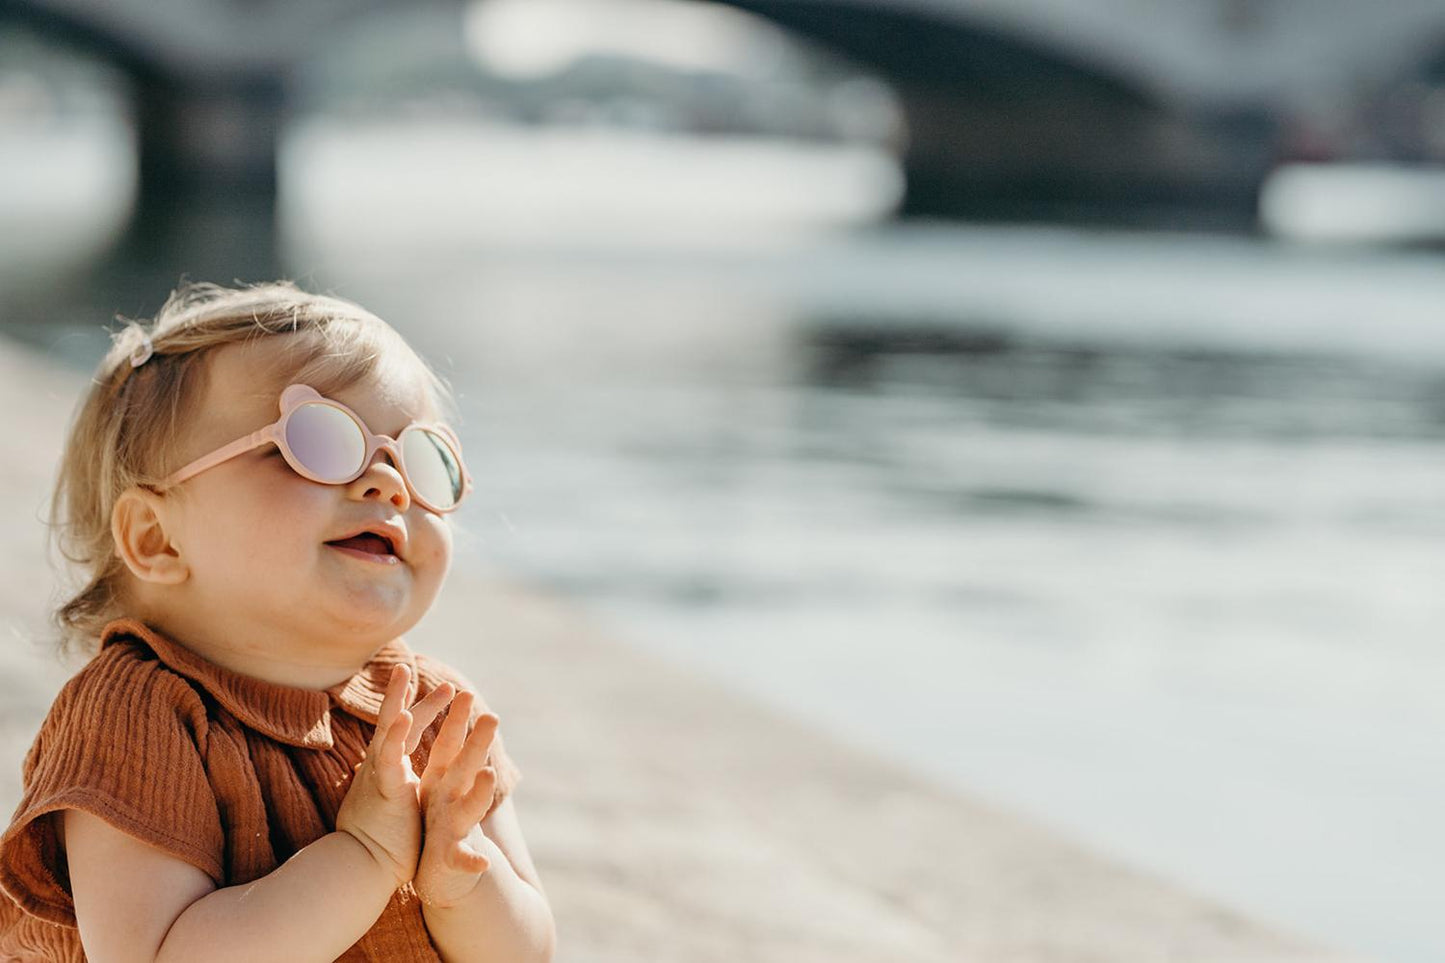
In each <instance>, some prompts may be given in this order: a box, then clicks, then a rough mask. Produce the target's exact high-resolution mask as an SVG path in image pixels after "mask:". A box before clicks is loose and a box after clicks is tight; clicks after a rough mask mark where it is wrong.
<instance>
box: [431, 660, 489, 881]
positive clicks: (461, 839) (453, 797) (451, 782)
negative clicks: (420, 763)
mask: <svg viewBox="0 0 1445 963" xmlns="http://www.w3.org/2000/svg"><path fill="white" fill-rule="evenodd" d="M473 701H474V697H473V695H472V693H471V692H468V691H467V690H465V689H463V690H462V691H461V692H460V693H459V694H458V695H457V697H456V699H454V700H453V701H452V707H451V710H450V711H449V712H448V713H447V719H446V722H444V723H442V728H441V731H440V732H439V733H437V738H436V742H434V743H433V744H432V749H431V756H430V757H429V758H428V759H427V764H426V771H425V772H424V773H423V774H422V777H421V806H422V812H423V813H424V814H425V820H426V834H425V840H426V842H425V844H424V845H423V847H422V851H421V860H420V862H419V863H418V864H417V869H416V878H415V879H414V880H413V881H412V886H413V888H414V889H415V890H416V892H417V895H418V896H419V897H420V898H421V901H422V902H423V903H426V904H427V905H429V906H440V907H446V906H453V905H455V904H456V903H458V902H460V901H461V900H462V899H463V898H464V897H465V896H466V895H467V894H468V893H470V892H471V891H472V889H473V888H474V887H475V886H476V885H477V880H479V879H480V878H481V877H482V874H483V873H485V872H487V870H488V869H490V868H491V866H492V863H493V861H494V860H498V859H503V858H505V857H504V856H503V854H502V851H501V850H500V849H498V848H497V845H496V844H495V843H493V842H492V841H491V840H490V839H488V838H487V836H486V834H484V833H483V832H482V829H481V826H480V825H479V823H480V821H481V818H482V816H484V815H485V814H486V812H487V809H488V808H489V807H490V806H491V804H492V793H493V791H494V790H495V788H496V785H497V773H496V770H495V769H494V768H492V767H491V766H487V765H485V763H486V761H487V751H488V750H489V749H490V748H491V745H492V737H493V736H494V735H496V732H497V722H498V720H497V717H496V716H495V715H493V714H492V713H490V712H488V713H484V714H483V715H482V716H481V717H480V718H478V719H477V724H476V726H474V727H473V728H472V731H471V735H468V734H467V723H468V720H469V719H470V718H471V710H472V702H473Z"/></svg>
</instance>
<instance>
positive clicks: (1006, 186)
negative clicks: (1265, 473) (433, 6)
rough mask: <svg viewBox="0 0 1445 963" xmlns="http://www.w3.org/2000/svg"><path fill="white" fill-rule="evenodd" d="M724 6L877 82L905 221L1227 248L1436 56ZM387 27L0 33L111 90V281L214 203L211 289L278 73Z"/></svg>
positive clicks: (1023, 13) (197, 15)
mask: <svg viewBox="0 0 1445 963" xmlns="http://www.w3.org/2000/svg"><path fill="white" fill-rule="evenodd" d="M438 2H441V3H443V4H445V3H446V2H447V0H438ZM724 2H728V3H730V4H731V5H733V6H736V7H740V8H744V9H747V10H750V11H752V12H754V13H756V14H758V15H760V16H762V17H765V18H767V19H770V20H772V21H775V22H777V23H778V24H780V25H782V26H783V27H785V28H787V29H788V30H790V31H792V32H794V33H796V34H798V35H801V36H803V37H805V38H808V39H811V40H813V41H816V42H818V43H820V44H822V45H823V46H825V47H831V48H833V49H835V50H836V51H837V52H839V53H840V54H842V55H844V56H846V57H848V58H849V59H852V60H854V61H856V62H858V63H860V64H861V65H864V66H866V67H869V68H871V69H872V70H874V71H876V73H877V74H878V75H879V76H881V77H882V78H883V79H885V80H887V81H888V82H889V83H891V85H892V86H893V88H894V90H895V91H896V92H897V94H898V95H899V97H900V99H901V102H902V105H903V109H904V112H905V117H906V121H907V125H908V143H907V147H906V152H905V156H904V166H905V175H906V194H905V202H904V214H905V215H941V216H969V217H1023V218H1045V219H1053V218H1058V219H1088V218H1104V219H1111V220H1116V221H1117V220H1126V221H1127V220H1153V221H1155V222H1158V221H1159V220H1161V219H1163V220H1165V221H1168V220H1169V219H1171V218H1179V219H1181V223H1182V222H1184V220H1183V219H1185V218H1187V219H1189V220H1188V222H1189V223H1196V224H1197V223H1199V220H1198V219H1199V218H1200V217H1206V218H1207V217H1212V218H1216V219H1221V220H1223V221H1224V222H1226V223H1229V224H1231V225H1233V226H1244V227H1247V226H1250V225H1251V224H1252V222H1253V217H1254V202H1255V196H1256V191H1257V188H1258V186H1259V184H1260V182H1261V179H1262V178H1263V176H1264V174H1265V173H1266V172H1267V170H1268V168H1269V167H1270V165H1271V164H1272V163H1273V162H1274V160H1275V159H1276V152H1277V150H1278V149H1279V145H1280V138H1281V131H1282V129H1283V125H1285V124H1286V123H1287V122H1288V121H1289V119H1290V118H1293V117H1297V116H1300V115H1307V114H1308V113H1309V111H1310V110H1311V109H1313V107H1314V106H1316V105H1317V102H1318V101H1319V100H1320V99H1321V98H1329V97H1331V96H1337V95H1338V93H1339V91H1341V90H1342V89H1344V86H1343V85H1345V84H1347V83H1353V82H1356V81H1358V80H1359V79H1360V78H1361V77H1368V76H1371V75H1372V73H1378V74H1381V75H1385V74H1387V73H1388V72H1389V71H1391V70H1397V69H1399V65H1400V64H1401V63H1402V62H1405V61H1408V60H1410V59H1411V58H1416V57H1425V56H1429V55H1432V54H1434V53H1435V52H1436V51H1437V50H1439V49H1440V47H1441V37H1442V36H1445V4H1442V3H1441V2H1440V0H1391V3H1390V4H1389V5H1388V8H1389V9H1388V16H1387V15H1386V14H1385V13H1384V12H1383V11H1382V8H1381V7H1380V6H1379V5H1378V4H1375V3H1372V2H1369V0H1311V2H1310V3H1308V4H1297V3H1290V2H1287V0H1089V2H1087V3H1083V2H1079V0H724ZM456 5H457V6H458V7H460V6H461V4H460V2H458V3H457V4H456ZM400 6H401V4H400V3H394V2H389V0H306V2H304V3H282V2H278V0H0V17H11V18H17V19H20V20H22V21H24V22H27V23H29V24H30V25H32V26H35V27H39V28H40V29H42V30H44V31H45V32H48V33H51V34H53V35H58V36H59V37H61V38H62V39H65V40H68V41H71V42H74V43H77V44H79V45H81V46H82V47H85V48H89V49H90V50H92V51H94V52H95V53H97V54H98V55H100V56H101V57H103V58H105V59H107V60H109V61H111V62H113V63H115V64H117V65H119V66H120V68H121V69H123V70H124V71H125V72H126V73H127V74H128V75H129V76H130V77H131V78H132V82H133V84H134V87H135V94H136V96H135V103H136V105H137V116H138V126H139V152H140V157H139V169H140V183H139V201H138V204H137V212H136V216H135V219H134V223H133V225H132V228H131V230H130V232H129V234H128V236H127V240H126V242H125V245H124V247H125V249H126V251H127V252H128V254H127V257H128V258H129V259H130V260H131V262H132V263H133V264H152V263H153V262H156V261H157V260H159V261H160V262H163V263H164V265H165V266H164V267H160V268H158V270H159V271H160V272H161V274H162V275H169V276H171V277H174V272H171V271H170V267H171V265H170V264H169V263H168V262H169V261H170V255H171V254H172V253H174V252H173V251H172V248H173V246H174V244H175V242H176V240H177V238H179V237H181V236H183V235H184V234H185V233H186V231H187V230H189V226H188V225H187V224H186V223H184V221H185V218H186V217H188V216H189V215H188V213H187V212H191V211H194V210H196V208H197V205H198V204H200V205H202V206H204V204H206V203H210V204H227V203H232V204H233V205H234V206H233V207H232V209H231V210H232V212H233V213H234V215H235V216H234V218H232V219H231V220H229V221H226V223H228V224H230V228H229V230H230V231H231V232H232V235H233V236H232V241H233V243H232V244H231V245H230V247H231V248H232V250H231V251H230V253H229V254H228V255H227V258H226V260H225V261H224V262H223V263H225V264H227V265H232V267H230V268H219V270H220V272H221V274H229V275H231V276H236V272H237V271H240V272H242V273H243V274H244V275H254V276H258V277H259V276H269V275H272V274H275V273H277V270H278V265H277V264H276V263H275V248H274V243H273V241H272V234H273V226H272V222H271V217H270V215H269V214H267V213H266V212H268V211H272V210H273V209H274V200H275V192H276V150H277V142H278V137H279V133H280V129H281V126H282V124H283V122H284V112H285V110H286V107H287V97H288V77H289V75H290V72H291V70H292V68H293V67H294V66H295V65H298V64H300V63H303V62H304V61H305V60H306V59H307V58H308V57H311V56H313V55H315V54H316V53H317V52H318V51H320V50H323V49H324V48H325V46H326V44H327V40H328V35H329V34H331V33H332V31H334V30H335V29H336V28H337V27H338V25H340V24H342V23H343V22H345V21H349V20H352V19H355V18H360V17H365V16H367V15H368V14H369V13H372V12H375V11H377V10H380V9H383V8H386V9H394V8H397V7H400ZM238 198H244V199H245V204H240V203H239V202H238V201H236V199H238ZM243 211H260V212H262V213H261V214H260V215H259V216H256V215H245V214H243V213H242V212H243ZM223 220H224V214H223ZM192 253H194V252H192ZM186 263H190V264H191V265H192V268H191V270H192V271H193V272H195V273H206V272H207V271H209V270H210V268H209V266H207V265H196V263H195V258H194V257H190V258H189V259H188V260H187V261H186ZM211 273H214V272H213V271H212V272H211ZM217 276H220V275H217Z"/></svg>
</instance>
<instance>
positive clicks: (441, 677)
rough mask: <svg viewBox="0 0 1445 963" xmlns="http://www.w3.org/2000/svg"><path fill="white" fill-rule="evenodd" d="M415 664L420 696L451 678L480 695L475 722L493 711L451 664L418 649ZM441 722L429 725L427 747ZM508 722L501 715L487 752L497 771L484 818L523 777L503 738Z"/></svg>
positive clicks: (474, 703)
mask: <svg viewBox="0 0 1445 963" xmlns="http://www.w3.org/2000/svg"><path fill="white" fill-rule="evenodd" d="M416 668H417V675H418V676H419V677H420V678H419V681H420V682H421V686H419V687H418V692H417V695H418V697H421V696H425V695H426V693H427V692H429V691H431V690H432V689H434V688H436V687H437V686H438V685H441V684H442V683H443V682H450V683H451V684H452V685H453V686H455V687H456V688H457V690H458V691H460V690H462V689H469V690H471V691H472V692H473V693H474V694H476V696H477V698H476V700H475V701H474V702H473V703H472V720H471V721H472V722H475V721H476V720H477V718H478V717H480V716H481V715H482V714H483V713H485V712H489V711H491V710H489V709H488V708H487V705H486V703H485V702H484V701H483V700H482V697H481V694H480V693H479V692H478V691H477V687H476V686H474V685H472V683H471V681H470V680H469V679H467V677H466V676H464V675H462V673H460V672H458V671H457V670H456V669H454V668H452V667H451V666H449V665H447V664H445V663H443V662H439V661H438V660H436V659H433V658H431V657H430V656H426V655H423V654H421V653H417V655H416ZM494 715H497V716H500V715H501V713H494ZM444 718H445V716H443V719H444ZM441 722H442V719H438V720H437V721H436V722H435V723H433V724H432V726H431V727H430V730H429V732H428V739H427V743H426V748H427V749H430V748H431V742H430V739H431V738H432V737H434V736H435V733H436V731H437V730H438V729H440V728H441ZM506 724H507V723H506V720H505V719H502V720H501V722H500V724H499V725H498V726H497V732H496V735H494V736H492V747H491V749H490V750H488V753H487V762H488V764H489V765H491V766H492V768H494V769H495V770H496V772H497V788H496V790H495V792H494V793H493V794H492V804H491V805H490V806H488V807H487V812H486V815H484V816H483V817H482V818H483V819H486V818H487V816H490V815H491V814H492V813H493V812H494V811H495V810H496V808H497V807H498V806H500V805H501V804H502V802H503V801H504V800H505V799H506V798H507V797H508V796H510V795H511V794H512V792H513V791H514V790H515V789H516V788H517V783H519V782H521V780H522V771H521V770H520V769H519V768H517V764H516V763H515V762H513V761H512V757H511V756H510V755H509V754H508V753H507V749H506V745H505V744H504V743H503V742H502V730H503V729H504V728H505V727H506ZM423 764H424V763H423Z"/></svg>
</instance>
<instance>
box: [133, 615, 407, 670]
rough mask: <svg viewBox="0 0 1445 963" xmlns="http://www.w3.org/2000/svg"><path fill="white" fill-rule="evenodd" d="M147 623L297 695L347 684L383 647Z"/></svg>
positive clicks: (173, 621) (252, 628) (192, 623)
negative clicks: (307, 690) (303, 690)
mask: <svg viewBox="0 0 1445 963" xmlns="http://www.w3.org/2000/svg"><path fill="white" fill-rule="evenodd" d="M144 621H145V622H146V623H147V624H149V625H152V626H154V627H155V628H156V629H158V630H159V631H161V632H163V633H165V635H166V636H167V637H169V638H170V639H172V640H173V641H175V642H177V643H179V644H181V645H183V646H185V647H186V648H187V649H189V650H191V651H192V652H194V653H196V654H197V655H199V656H201V657H202V658H204V659H206V660H207V661H210V662H213V663H215V664H216V665H219V666H221V667H222V668H224V669H228V670H230V671H232V672H235V673H238V674H240V675H244V676H250V677H251V678H253V679H260V680H261V681H263V682H269V683H272V684H273V685H281V686H288V687H291V688H296V689H328V688H330V687H331V686H334V685H337V684H338V683H341V682H344V681H346V680H347V679H349V678H351V677H352V676H353V675H355V674H356V673H357V672H358V671H360V669H361V668H362V667H363V666H364V665H366V663H367V661H368V660H369V659H370V658H371V656H372V655H373V654H375V652H376V650H377V649H379V648H381V645H382V644H384V642H382V643H377V644H375V645H368V644H366V643H363V642H362V641H361V640H359V639H355V638H346V639H345V641H346V642H347V643H348V645H346V646H341V645H336V644H326V643H323V642H320V641H318V640H316V639H311V638H305V637H300V636H298V635H296V634H294V631H287V630H285V629H280V628H276V627H268V626H264V625H247V624H234V625H233V624H222V623H221V621H220V620H217V619H202V620H197V619H190V618H187V617H185V616H184V615H181V614H178V613H174V612H171V613H165V614H158V613H150V614H148V615H146V616H145V617H144ZM342 635H343V637H344V636H345V634H344V633H343V634H342ZM334 638H335V637H333V639H334Z"/></svg>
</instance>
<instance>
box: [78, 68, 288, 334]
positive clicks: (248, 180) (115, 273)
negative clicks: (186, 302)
mask: <svg viewBox="0 0 1445 963" xmlns="http://www.w3.org/2000/svg"><path fill="white" fill-rule="evenodd" d="M284 103H285V97H284V90H283V88H282V85H281V83H280V82H279V81H278V80H277V79H276V78H274V77H261V76H258V77H245V78H239V79H234V78H233V79H219V80H216V79H209V78H208V79H206V80H204V81H199V82H174V81H169V80H157V79H147V80H144V81H142V82H141V84H140V85H139V88H138V91H137V98H136V104H137V111H136V126H137V147H138V151H139V164H138V171H139V176H138V183H137V185H136V202H135V207H134V209H133V211H132V214H131V217H130V221H129V224H128V225H127V227H126V229H125V232H124V233H123V235H122V236H121V238H120V240H119V242H118V243H117V244H116V246H115V247H114V248H113V249H112V250H111V252H110V253H109V255H108V256H107V257H106V258H105V260H104V261H103V262H102V263H101V264H100V265H97V272H96V273H97V275H98V276H103V277H98V278H97V279H98V280H103V281H104V282H105V283H106V285H108V286H109V285H120V289H121V290H123V291H125V293H126V300H127V303H130V302H132V301H133V300H134V299H135V298H137V297H139V298H142V299H144V301H145V302H146V303H147V305H148V306H149V305H150V304H151V303H152V302H155V303H154V307H159V306H160V305H159V302H158V301H156V299H157V298H160V299H164V297H165V295H166V294H167V293H168V292H169V291H170V289H171V288H172V287H174V286H175V284H176V283H177V281H178V280H179V279H180V276H181V275H182V274H186V275H187V276H189V277H190V278H192V279H195V280H218V281H227V282H229V281H234V280H242V281H259V280H268V279H270V278H273V277H275V276H276V275H277V273H278V272H279V271H280V269H281V265H280V258H279V256H278V250H277V239H276V199H277V173H276V168H277V146H278V143H279V139H280V131H281V126H282V120H283V110H284ZM103 289H104V288H103ZM150 309H151V310H153V309H154V308H153V307H152V308H150Z"/></svg>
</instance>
